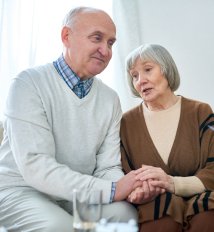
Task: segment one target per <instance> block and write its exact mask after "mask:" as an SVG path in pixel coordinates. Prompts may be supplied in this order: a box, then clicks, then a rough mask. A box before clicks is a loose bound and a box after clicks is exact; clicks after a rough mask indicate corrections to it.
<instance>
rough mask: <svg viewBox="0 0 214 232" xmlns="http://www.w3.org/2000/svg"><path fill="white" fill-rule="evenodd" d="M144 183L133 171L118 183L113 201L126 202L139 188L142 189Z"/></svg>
mask: <svg viewBox="0 0 214 232" xmlns="http://www.w3.org/2000/svg"><path fill="white" fill-rule="evenodd" d="M141 185H142V182H141V181H139V180H137V179H136V173H135V171H131V172H129V173H127V174H126V175H125V176H123V177H122V178H121V179H120V180H119V181H118V182H116V191H115V195H114V199H113V201H122V200H125V199H126V198H127V197H128V195H129V194H130V193H131V192H132V191H133V190H134V189H135V188H137V187H140V186H141Z"/></svg>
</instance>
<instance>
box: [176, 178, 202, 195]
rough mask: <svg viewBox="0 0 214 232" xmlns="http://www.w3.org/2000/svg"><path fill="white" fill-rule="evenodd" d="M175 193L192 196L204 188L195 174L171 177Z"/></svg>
mask: <svg viewBox="0 0 214 232" xmlns="http://www.w3.org/2000/svg"><path fill="white" fill-rule="evenodd" d="M173 181H174V185H175V194H176V195H178V196H182V197H189V196H193V195H195V194H197V193H202V192H204V190H205V187H204V185H203V183H202V182H201V181H200V179H198V178H197V177H196V176H188V177H180V176H175V177H173Z"/></svg>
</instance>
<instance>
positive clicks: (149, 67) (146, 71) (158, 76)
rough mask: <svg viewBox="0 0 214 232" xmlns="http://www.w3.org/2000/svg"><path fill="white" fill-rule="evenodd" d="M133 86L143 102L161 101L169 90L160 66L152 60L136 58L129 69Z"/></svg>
mask: <svg viewBox="0 0 214 232" xmlns="http://www.w3.org/2000/svg"><path fill="white" fill-rule="evenodd" d="M130 75H131V76H132V82H133V85H134V88H135V89H136V91H137V92H138V93H139V95H140V96H141V97H142V99H143V100H144V102H145V103H155V102H161V99H163V100H164V99H165V97H166V96H168V93H169V91H170V92H172V91H171V89H170V87H169V85H168V81H167V79H166V78H165V76H164V75H163V74H162V73H161V69H160V66H159V65H158V64H156V63H154V62H152V61H145V62H142V61H141V60H140V59H137V61H136V62H135V64H134V65H133V67H132V68H131V69H130Z"/></svg>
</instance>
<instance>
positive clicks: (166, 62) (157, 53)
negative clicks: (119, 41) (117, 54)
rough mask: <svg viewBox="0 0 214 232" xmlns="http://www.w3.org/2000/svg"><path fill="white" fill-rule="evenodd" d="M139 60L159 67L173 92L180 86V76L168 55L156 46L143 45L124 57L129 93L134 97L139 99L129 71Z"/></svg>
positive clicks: (163, 49) (162, 48) (160, 47)
mask: <svg viewBox="0 0 214 232" xmlns="http://www.w3.org/2000/svg"><path fill="white" fill-rule="evenodd" d="M139 58H140V60H141V61H142V62H145V61H150V62H155V63H156V64H158V65H160V69H161V72H162V74H163V75H164V76H165V78H166V79H167V81H168V84H169V87H170V89H171V90H172V91H173V92H174V91H175V90H177V89H178V87H179V85H180V75H179V72H178V69H177V66H176V64H175V62H174V60H173V58H172V56H171V55H170V53H169V52H168V51H167V50H166V49H165V48H164V47H162V46H160V45H158V44H144V45H141V46H140V47H138V48H136V49H135V50H133V51H132V52H130V53H129V54H128V56H127V57H126V64H125V65H126V77H127V81H128V85H129V87H130V89H131V92H132V93H133V95H134V96H135V97H141V96H140V95H139V93H138V92H137V91H136V89H135V88H134V85H133V81H132V76H131V75H130V70H131V69H132V68H133V66H134V65H135V63H136V61H137V60H138V59H139Z"/></svg>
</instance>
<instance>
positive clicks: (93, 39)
mask: <svg viewBox="0 0 214 232" xmlns="http://www.w3.org/2000/svg"><path fill="white" fill-rule="evenodd" d="M101 39H102V38H101V36H99V35H94V36H93V37H92V41H93V42H99V41H100V40H101Z"/></svg>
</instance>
